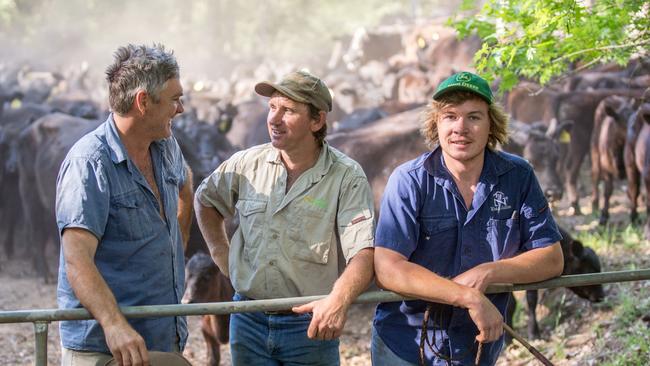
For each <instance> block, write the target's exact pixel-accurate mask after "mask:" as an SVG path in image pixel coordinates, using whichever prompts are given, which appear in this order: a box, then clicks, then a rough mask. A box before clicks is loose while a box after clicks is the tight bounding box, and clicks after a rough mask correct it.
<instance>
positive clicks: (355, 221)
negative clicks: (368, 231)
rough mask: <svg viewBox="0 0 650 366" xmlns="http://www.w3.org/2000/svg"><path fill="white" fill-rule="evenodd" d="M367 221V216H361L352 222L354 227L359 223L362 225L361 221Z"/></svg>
mask: <svg viewBox="0 0 650 366" xmlns="http://www.w3.org/2000/svg"><path fill="white" fill-rule="evenodd" d="M366 219H367V217H366V216H364V215H361V216H359V217H357V218H355V219H353V220H352V222H351V224H352V225H354V224H358V223H360V222H361V221H363V220H366Z"/></svg>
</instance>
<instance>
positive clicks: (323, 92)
mask: <svg viewBox="0 0 650 366" xmlns="http://www.w3.org/2000/svg"><path fill="white" fill-rule="evenodd" d="M275 91H278V92H280V93H282V94H284V95H286V96H287V97H289V98H290V99H293V100H295V101H296V102H300V103H306V104H311V105H313V106H314V107H316V108H318V110H321V111H326V112H329V111H331V110H332V95H331V94H330V91H329V89H328V88H327V86H326V85H325V83H324V82H323V81H322V80H321V79H319V78H317V77H315V76H314V75H312V74H310V73H308V72H307V71H294V72H292V73H290V74H288V75H286V76H285V77H284V78H283V79H282V80H280V82H279V83H272V82H270V81H263V82H261V83H258V84H257V85H255V92H256V93H257V94H259V95H261V96H264V97H270V96H271V95H273V93H274V92H275Z"/></svg>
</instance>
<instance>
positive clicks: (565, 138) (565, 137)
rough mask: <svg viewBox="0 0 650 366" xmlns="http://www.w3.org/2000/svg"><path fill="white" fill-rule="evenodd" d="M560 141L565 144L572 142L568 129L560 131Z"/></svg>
mask: <svg viewBox="0 0 650 366" xmlns="http://www.w3.org/2000/svg"><path fill="white" fill-rule="evenodd" d="M560 142H561V143H563V144H568V143H569V142H571V134H570V133H569V132H567V131H562V132H561V133H560Z"/></svg>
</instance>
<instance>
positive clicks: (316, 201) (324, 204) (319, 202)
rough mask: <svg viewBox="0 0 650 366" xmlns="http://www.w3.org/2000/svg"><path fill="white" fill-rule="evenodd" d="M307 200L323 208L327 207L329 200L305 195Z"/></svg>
mask: <svg viewBox="0 0 650 366" xmlns="http://www.w3.org/2000/svg"><path fill="white" fill-rule="evenodd" d="M305 202H307V203H309V204H310V205H313V206H316V207H318V208H321V209H323V210H325V209H327V202H325V200H323V199H319V198H314V197H312V196H305Z"/></svg>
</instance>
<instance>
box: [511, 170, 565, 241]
mask: <svg viewBox="0 0 650 366" xmlns="http://www.w3.org/2000/svg"><path fill="white" fill-rule="evenodd" d="M522 186H523V187H525V189H524V191H523V192H522V193H523V200H522V205H521V210H520V218H521V223H520V225H521V226H520V227H521V244H522V249H523V250H524V251H526V250H530V249H535V248H543V247H547V246H549V245H552V244H554V243H556V242H558V241H560V240H561V239H562V235H561V234H560V231H559V229H558V227H557V224H556V223H555V219H554V218H553V214H552V212H551V209H550V208H549V206H548V201H547V200H546V197H545V196H544V192H543V191H542V188H541V186H540V185H539V182H538V181H537V178H536V177H535V174H534V172H533V170H532V169H531V170H530V171H529V174H528V176H527V178H526V180H525V182H524V184H523V185H522Z"/></svg>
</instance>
